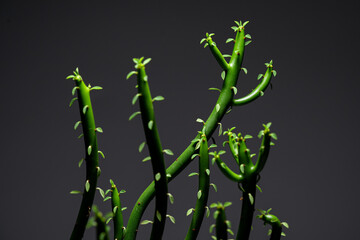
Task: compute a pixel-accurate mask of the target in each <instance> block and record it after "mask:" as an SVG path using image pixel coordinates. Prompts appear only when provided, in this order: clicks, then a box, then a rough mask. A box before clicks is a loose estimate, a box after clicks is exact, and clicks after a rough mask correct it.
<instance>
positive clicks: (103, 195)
mask: <svg viewBox="0 0 360 240" xmlns="http://www.w3.org/2000/svg"><path fill="white" fill-rule="evenodd" d="M96 189H97V190H99V193H100V195H101V197H102V198H104V197H105V193H104V190H102V189H101V188H99V187H97V188H96Z"/></svg>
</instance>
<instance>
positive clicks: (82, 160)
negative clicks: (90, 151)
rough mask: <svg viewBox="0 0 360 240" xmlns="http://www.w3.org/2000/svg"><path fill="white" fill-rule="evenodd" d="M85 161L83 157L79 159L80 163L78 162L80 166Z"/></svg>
mask: <svg viewBox="0 0 360 240" xmlns="http://www.w3.org/2000/svg"><path fill="white" fill-rule="evenodd" d="M83 162H84V159H83V158H82V159H80V161H79V163H78V165H79V167H81V165H82V163H83Z"/></svg>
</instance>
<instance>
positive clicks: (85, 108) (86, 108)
mask: <svg viewBox="0 0 360 240" xmlns="http://www.w3.org/2000/svg"><path fill="white" fill-rule="evenodd" d="M88 108H89V105H85V107H84V108H83V113H84V114H85V113H86V111H87V110H88Z"/></svg>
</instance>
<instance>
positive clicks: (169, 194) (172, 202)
mask: <svg viewBox="0 0 360 240" xmlns="http://www.w3.org/2000/svg"><path fill="white" fill-rule="evenodd" d="M167 195H168V196H169V201H170V203H171V204H174V197H173V195H172V194H171V193H167Z"/></svg>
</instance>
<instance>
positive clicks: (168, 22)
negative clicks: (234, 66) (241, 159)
mask: <svg viewBox="0 0 360 240" xmlns="http://www.w3.org/2000/svg"><path fill="white" fill-rule="evenodd" d="M358 9H359V7H358V4H357V1H350V0H348V1H193V2H187V1H178V2H174V1H160V0H159V1H101V2H100V1H98V2H96V1H76V2H75V1H74V2H70V1H69V2H65V1H1V3H0V72H1V75H0V78H1V88H0V89H1V95H0V107H1V108H0V113H1V120H0V123H1V125H0V127H1V158H0V163H1V174H0V189H1V198H0V206H1V217H0V239H54V240H55V239H67V238H69V236H70V233H71V231H72V227H73V225H74V222H75V218H76V215H77V211H78V207H79V204H80V198H81V197H80V196H74V195H70V194H69V192H70V191H71V190H74V189H78V190H82V188H83V185H84V183H85V176H84V174H85V170H84V166H83V167H82V168H81V169H79V168H78V167H77V163H78V161H79V160H80V159H81V158H82V157H83V154H84V149H83V148H84V147H83V142H82V141H81V140H78V139H77V136H78V135H79V134H80V130H77V131H76V132H75V131H74V130H73V126H74V123H75V122H76V121H78V120H79V112H78V106H77V105H74V106H73V107H72V108H69V107H68V104H69V101H70V100H71V98H72V96H71V89H72V88H73V82H72V81H71V80H66V79H65V77H66V76H67V75H70V74H71V73H72V71H73V70H74V69H75V68H76V67H79V69H80V73H81V75H82V77H83V78H84V80H85V82H87V83H91V84H92V85H93V86H95V85H100V86H102V87H103V88H104V90H102V91H97V92H93V93H92V101H93V107H94V112H95V118H96V122H97V125H98V126H100V127H102V128H103V129H104V133H103V135H100V136H99V138H98V142H99V148H100V149H101V150H102V151H103V152H104V153H105V155H106V159H105V160H101V169H102V175H101V177H100V179H99V186H100V187H102V188H103V189H107V188H109V186H110V185H109V179H110V178H111V179H113V180H114V181H115V183H116V184H117V186H118V187H119V188H121V189H125V190H127V192H126V193H125V194H123V195H121V197H122V204H123V206H127V207H128V209H127V210H126V211H125V216H124V217H125V219H126V220H127V219H128V215H129V214H130V212H131V208H132V206H133V204H135V201H136V199H137V197H138V196H139V195H140V193H141V192H142V191H143V190H144V189H145V187H146V186H147V185H148V184H149V182H150V181H151V178H152V176H151V166H150V163H149V162H147V163H142V162H141V160H142V159H143V158H144V157H146V154H147V150H146V151H144V152H143V153H141V154H139V153H138V150H137V148H138V145H139V144H140V143H141V142H142V141H143V139H144V135H143V132H142V126H141V123H140V120H139V118H137V119H135V120H133V121H131V122H129V121H128V117H129V115H130V114H131V113H132V112H134V111H137V109H138V106H132V105H131V99H132V97H133V95H135V94H136V89H135V88H134V86H135V84H136V83H135V78H132V79H130V80H128V81H126V80H125V76H126V74H127V73H128V72H130V71H132V70H133V65H134V64H133V62H132V58H133V57H141V56H145V57H151V58H152V61H151V63H149V64H148V65H147V73H148V75H149V82H150V84H151V90H152V94H153V96H156V95H162V96H164V97H165V98H166V100H165V101H163V102H159V103H156V105H155V110H156V115H157V116H156V118H157V124H158V128H159V131H160V136H161V139H162V142H163V147H164V148H170V149H172V150H173V152H174V153H175V155H176V156H178V155H179V154H180V153H181V152H182V150H183V149H184V148H185V147H186V146H187V145H188V144H189V142H190V141H191V139H192V138H193V137H194V136H195V135H196V133H197V131H198V130H200V128H201V125H200V124H199V123H196V121H195V120H196V119H197V118H202V119H206V118H207V116H208V115H209V113H210V112H211V110H212V108H213V107H214V103H215V101H216V98H217V93H216V92H213V91H208V90H207V89H208V88H209V87H218V88H219V87H221V84H222V80H221V78H220V73H221V69H220V67H219V66H218V65H217V63H216V61H215V59H214V58H213V56H212V55H211V54H210V51H209V49H208V48H206V49H203V47H202V46H201V45H200V44H199V41H200V40H201V38H203V37H204V35H205V33H206V32H214V33H215V34H216V35H215V36H214V37H213V39H214V40H215V42H217V45H218V47H219V48H220V49H221V51H222V52H223V53H227V54H228V53H230V52H231V47H232V46H231V45H232V44H225V40H226V39H227V38H229V37H233V36H234V33H233V31H232V30H231V29H230V27H231V26H233V25H234V20H242V21H246V20H248V21H250V23H249V24H248V25H247V27H246V31H247V33H249V34H251V36H252V38H253V42H252V43H251V44H250V45H249V46H247V47H246V52H245V59H244V63H243V66H244V67H246V68H247V69H248V71H249V73H248V75H244V74H241V76H240V79H239V82H238V90H239V92H238V96H243V95H245V94H246V93H248V92H249V91H251V89H252V88H254V87H255V86H256V84H257V81H256V77H257V74H259V73H263V72H264V71H265V69H266V68H265V66H264V63H265V62H268V61H269V60H271V59H273V60H274V69H275V70H277V72H278V76H277V77H276V78H275V79H273V89H272V90H270V88H269V89H268V90H267V91H266V92H265V95H264V96H263V97H262V98H260V99H258V100H257V101H255V102H253V103H252V104H249V105H246V106H244V107H236V108H234V109H233V111H232V112H231V113H230V114H229V115H226V116H225V118H224V119H223V121H222V123H223V126H224V128H230V127H232V126H236V127H237V130H238V131H241V132H242V133H243V134H252V135H253V136H256V135H257V133H258V131H259V130H261V128H262V123H267V122H269V121H271V122H273V125H272V128H271V129H272V130H273V131H274V132H276V133H277V135H278V137H279V140H278V141H277V142H276V145H275V146H274V148H273V149H272V151H271V153H270V156H269V160H268V164H267V166H266V167H265V169H264V171H263V173H262V179H261V181H260V186H261V187H262V189H263V193H261V194H258V195H257V202H256V208H261V209H267V208H270V207H272V208H273V211H272V212H273V213H274V214H276V215H277V216H278V217H279V218H280V219H281V220H282V221H286V222H288V223H289V225H290V229H289V230H285V232H286V233H287V239H293V240H297V239H301V240H304V239H358V237H357V236H358V226H359V224H360V220H359V219H360V218H359V214H360V211H359V208H358V206H359V204H358V203H359V201H360V197H359V185H358V183H359V180H360V177H359V175H358V169H359V167H360V163H359V154H358V152H359V143H360V141H359V133H360V131H359V130H360V127H359V125H360V121H359V120H360V118H359V113H358V105H359V94H358V88H359V81H360V78H359V73H358V69H359V61H358V59H359V40H360V35H359V23H360V17H359V14H358ZM214 136H216V134H215V135H214ZM224 140H225V138H224V137H216V141H217V143H218V145H221V144H220V143H222V141H224ZM249 142H250V143H249V148H250V149H252V150H253V152H255V153H256V152H257V149H258V145H259V140H258V139H257V138H254V139H253V140H251V141H249ZM176 156H173V157H167V165H169V164H170V163H171V162H172V161H174V159H175V157H176ZM225 158H226V162H227V163H229V165H231V166H232V167H233V168H234V167H235V165H233V164H230V163H231V162H232V160H231V158H230V156H227V157H225ZM196 168H197V164H196V163H192V164H190V166H189V167H188V168H187V169H185V170H184V171H183V172H182V173H181V174H180V175H179V176H178V177H177V178H176V179H175V180H174V181H173V182H171V183H170V185H169V191H170V192H171V193H172V194H173V195H174V197H175V204H174V205H171V206H169V209H168V211H169V214H171V215H173V216H174V217H175V218H176V224H175V225H173V224H172V223H171V222H170V221H168V222H167V224H166V230H165V233H164V239H184V237H185V234H186V232H187V228H188V226H189V223H190V217H186V211H187V209H189V208H191V207H193V206H194V204H195V201H196V192H197V179H196V177H192V178H189V177H187V175H188V174H189V173H190V172H193V171H196ZM211 173H212V181H213V182H214V183H216V184H217V186H218V189H219V191H218V192H217V193H215V192H214V191H212V192H211V195H210V199H209V202H210V203H212V202H215V201H222V202H225V201H231V202H233V205H232V206H230V207H229V208H227V215H228V218H229V220H231V222H232V224H233V228H232V229H233V230H234V232H236V229H237V224H238V220H239V213H240V200H239V198H240V196H241V194H240V192H239V190H238V188H237V186H236V184H234V183H233V182H231V181H229V180H228V179H226V178H225V177H224V176H222V175H221V173H220V172H219V171H218V169H217V167H213V168H212V170H211ZM96 204H97V205H99V207H100V208H101V210H102V211H104V212H108V211H110V210H111V209H110V203H109V202H105V203H102V200H101V198H100V196H99V195H97V196H96ZM152 215H153V210H152V204H151V206H150V208H149V209H148V210H147V211H146V213H145V216H144V218H143V219H152ZM213 222H214V220H213V218H212V217H210V218H209V219H206V220H205V221H204V223H203V227H202V230H201V233H200V237H199V239H210V234H209V233H208V227H209V226H210V224H212V223H213ZM253 226H254V231H253V232H252V235H251V239H266V238H267V237H266V232H267V229H268V227H263V226H262V224H261V222H260V221H259V220H257V219H254V224H253ZM150 229H151V227H150V225H145V226H141V227H140V229H139V233H138V239H147V236H148V234H149V232H150ZM94 237H95V236H94V229H90V230H88V231H87V232H86V234H85V239H94Z"/></svg>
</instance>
